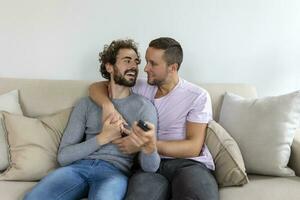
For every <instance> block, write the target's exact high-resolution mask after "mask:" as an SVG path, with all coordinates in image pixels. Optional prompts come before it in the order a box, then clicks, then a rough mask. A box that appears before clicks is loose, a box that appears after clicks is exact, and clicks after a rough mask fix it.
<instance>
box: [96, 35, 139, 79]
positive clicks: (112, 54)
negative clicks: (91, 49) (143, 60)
mask: <svg viewBox="0 0 300 200" xmlns="http://www.w3.org/2000/svg"><path fill="white" fill-rule="evenodd" d="M120 49H132V50H134V51H135V53H136V55H137V56H138V59H139V60H140V54H139V52H138V48H137V43H136V42H134V41H133V40H132V39H127V40H114V41H112V42H111V43H110V45H104V49H103V51H102V52H100V53H99V62H100V70H99V71H100V73H101V75H102V77H103V78H105V79H108V80H110V73H108V72H107V71H106V68H105V64H107V63H110V64H112V65H114V64H115V63H116V61H117V55H118V52H119V50H120Z"/></svg>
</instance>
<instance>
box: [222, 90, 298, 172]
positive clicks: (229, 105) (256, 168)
mask: <svg viewBox="0 0 300 200" xmlns="http://www.w3.org/2000/svg"><path fill="white" fill-rule="evenodd" d="M299 122H300V91H296V92H293V93H290V94H286V95H282V96H277V97H266V98H260V99H244V98H242V97H239V96H237V95H234V94H231V93H226V94H225V97H224V101H223V105H222V108H221V113H220V121H219V123H220V124H221V125H222V126H223V127H224V128H225V129H226V130H227V131H228V132H229V133H230V135H231V136H232V137H233V138H234V139H235V141H236V142H237V143H238V145H239V147H240V149H241V152H242V155H243V158H244V161H245V166H246V170H247V173H253V174H263V175H277V176H292V175H294V171H293V170H291V169H290V168H288V167H287V164H288V161H289V158H290V153H291V144H292V142H293V138H294V134H295V130H296V128H297V127H298V126H299Z"/></svg>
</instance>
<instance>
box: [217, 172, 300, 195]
mask: <svg viewBox="0 0 300 200" xmlns="http://www.w3.org/2000/svg"><path fill="white" fill-rule="evenodd" d="M248 177H249V183H248V184H246V185H244V186H242V187H224V188H220V190H219V192H220V200H254V199H255V200H284V199H288V200H299V197H300V190H299V188H300V177H296V176H294V177H271V176H255V175H249V176H248Z"/></svg>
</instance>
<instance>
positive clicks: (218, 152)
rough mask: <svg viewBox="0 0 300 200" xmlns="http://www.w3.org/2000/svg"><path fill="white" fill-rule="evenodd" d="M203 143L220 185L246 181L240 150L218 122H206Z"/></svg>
mask: <svg viewBox="0 0 300 200" xmlns="http://www.w3.org/2000/svg"><path fill="white" fill-rule="evenodd" d="M205 143H206V145H207V146H208V149H209V151H210V153H211V154H212V156H213V158H214V162H215V166H216V169H215V171H214V173H215V176H216V179H217V182H218V184H219V186H220V187H224V186H235V185H243V184H246V183H248V178H247V174H246V171H245V170H246V169H245V165H244V161H243V157H242V154H241V151H240V149H239V147H238V145H237V143H236V142H235V141H234V139H233V138H232V137H231V136H230V135H229V134H228V133H227V131H226V130H225V129H224V128H223V127H222V126H221V125H220V124H218V123H217V122H215V121H211V122H209V123H208V127H207V130H206V139H205Z"/></svg>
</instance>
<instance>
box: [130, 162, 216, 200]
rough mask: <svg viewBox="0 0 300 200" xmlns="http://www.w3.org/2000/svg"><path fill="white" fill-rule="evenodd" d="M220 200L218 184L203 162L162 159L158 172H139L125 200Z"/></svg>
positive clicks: (132, 181)
mask: <svg viewBox="0 0 300 200" xmlns="http://www.w3.org/2000/svg"><path fill="white" fill-rule="evenodd" d="M144 199H147V200H167V199H172V200H218V199H219V191H218V184H217V182H216V180H215V178H214V176H213V175H212V173H211V171H210V170H209V169H207V168H206V167H205V166H204V165H203V164H202V163H199V162H196V161H193V160H188V159H162V161H161V163H160V167H159V170H158V171H157V173H146V172H141V171H138V172H136V173H135V174H134V175H133V176H132V177H131V178H130V179H129V185H128V191H127V194H126V197H125V200H144Z"/></svg>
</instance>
